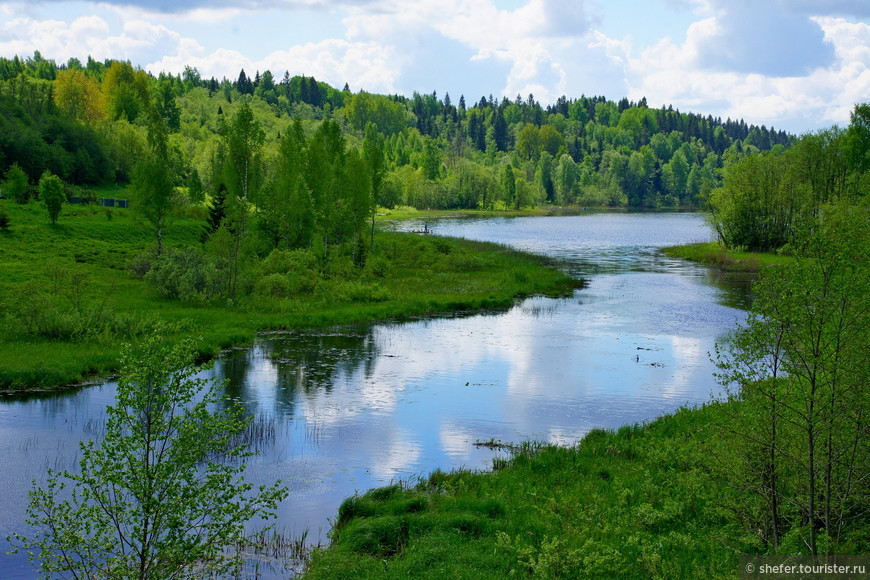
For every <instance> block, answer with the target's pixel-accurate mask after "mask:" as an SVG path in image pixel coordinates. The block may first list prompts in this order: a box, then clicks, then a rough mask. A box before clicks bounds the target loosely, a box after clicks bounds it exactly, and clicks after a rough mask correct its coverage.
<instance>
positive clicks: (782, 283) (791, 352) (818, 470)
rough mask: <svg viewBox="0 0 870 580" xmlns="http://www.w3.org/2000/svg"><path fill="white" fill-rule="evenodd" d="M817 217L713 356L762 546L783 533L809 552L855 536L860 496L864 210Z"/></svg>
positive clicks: (865, 460)
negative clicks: (734, 404) (759, 495)
mask: <svg viewBox="0 0 870 580" xmlns="http://www.w3.org/2000/svg"><path fill="white" fill-rule="evenodd" d="M823 215H824V218H823V219H822V220H821V221H820V222H818V223H815V224H812V227H808V228H806V229H805V230H802V231H801V232H800V234H799V235H798V236H797V237H796V241H795V242H794V244H793V248H794V251H795V252H796V258H795V260H794V262H793V263H791V264H789V265H786V266H782V267H778V268H772V269H770V270H769V271H768V272H766V273H765V275H764V277H763V279H762V281H761V282H760V283H759V284H758V285H757V286H756V288H755V294H756V299H755V302H754V304H753V310H754V314H753V316H751V317H750V318H749V319H748V321H747V323H746V325H745V326H744V327H743V328H742V329H741V330H740V331H739V332H738V333H737V337H736V339H735V340H734V341H732V342H731V343H730V344H729V345H728V347H727V348H726V349H725V353H724V355H723V356H720V359H719V361H718V364H719V366H720V368H721V369H722V370H723V372H722V374H721V379H722V382H723V384H725V385H726V386H728V387H730V389H731V390H730V391H729V392H730V394H731V395H732V396H733V397H734V398H735V399H738V400H739V401H740V402H741V403H742V406H741V411H740V414H739V416H738V417H737V419H736V423H737V428H736V429H735V431H736V432H737V433H738V434H739V436H740V439H742V442H741V443H742V445H743V446H744V449H747V451H748V453H747V455H749V456H755V457H758V452H759V451H761V455H762V457H763V461H762V462H761V464H760V465H759V464H758V463H756V464H755V465H752V464H749V465H748V466H747V467H748V468H749V469H748V470H747V471H744V472H743V473H740V474H738V475H739V476H740V477H742V479H743V480H744V481H749V482H754V483H755V488H756V489H759V490H762V492H763V496H764V497H765V498H766V499H765V502H764V503H765V504H766V505H767V513H768V514H769V515H768V517H767V518H765V525H764V526H763V529H765V530H766V531H767V533H768V538H766V539H768V541H770V543H771V544H772V545H774V546H776V545H778V543H779V537H780V536H786V535H791V536H792V537H797V538H799V542H796V544H799V545H805V546H806V547H807V548H808V550H809V551H810V553H812V554H817V553H820V552H825V553H847V551H848V550H849V549H855V548H854V546H855V542H856V541H863V539H866V521H867V520H866V518H867V505H868V501H870V484H868V481H867V473H870V456H868V454H867V453H866V452H865V451H861V450H866V449H867V448H868V446H870V435H868V432H867V429H866V419H867V413H868V410H870V351H868V349H867V344H868V341H870V334H868V329H870V267H868V264H867V256H868V255H870V227H868V223H870V222H868V217H870V215H868V208H867V207H866V204H865V205H864V206H860V207H856V206H845V205H844V204H840V205H839V206H837V207H831V206H828V207H826V208H825V211H824V212H823ZM759 467H761V469H759ZM823 538H824V541H823ZM850 546H852V548H850Z"/></svg>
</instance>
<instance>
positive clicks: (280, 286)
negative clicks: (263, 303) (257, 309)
mask: <svg viewBox="0 0 870 580" xmlns="http://www.w3.org/2000/svg"><path fill="white" fill-rule="evenodd" d="M254 294H257V295H258V296H267V297H271V298H288V297H290V296H291V295H292V294H293V284H292V282H291V281H290V279H289V278H288V277H287V276H285V275H283V274H267V275H266V276H264V277H262V278H260V279H259V280H257V282H256V284H255V285H254Z"/></svg>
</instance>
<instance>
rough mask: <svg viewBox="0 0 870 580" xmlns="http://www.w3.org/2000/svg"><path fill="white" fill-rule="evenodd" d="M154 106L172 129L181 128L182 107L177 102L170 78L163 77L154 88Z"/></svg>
mask: <svg viewBox="0 0 870 580" xmlns="http://www.w3.org/2000/svg"><path fill="white" fill-rule="evenodd" d="M154 106H155V107H156V108H157V112H158V113H160V116H161V117H163V120H164V122H165V123H166V127H167V128H168V129H169V130H170V131H178V130H179V129H181V109H180V108H179V107H178V103H176V102H175V89H174V88H173V87H172V82H171V81H170V80H169V79H167V78H163V79H160V81H159V82H158V83H157V87H156V88H155V90H154Z"/></svg>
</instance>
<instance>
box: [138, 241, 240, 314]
mask: <svg viewBox="0 0 870 580" xmlns="http://www.w3.org/2000/svg"><path fill="white" fill-rule="evenodd" d="M145 280H146V281H147V282H148V283H149V284H150V285H151V287H152V288H154V289H155V290H156V291H157V292H158V293H159V294H160V295H161V296H163V297H165V298H178V299H180V300H189V301H208V300H211V299H213V298H217V297H219V296H222V295H223V294H224V293H225V292H226V282H225V281H224V277H222V276H221V275H220V272H219V271H218V269H217V268H216V267H215V266H214V264H212V263H211V262H210V261H209V260H208V258H207V257H206V255H205V254H204V253H203V252H202V251H201V250H199V249H197V248H184V249H176V248H169V249H167V250H165V251H164V252H163V253H162V254H161V255H160V256H158V257H156V258H155V259H154V261H152V262H151V264H150V267H149V268H148V271H147V273H146V274H145Z"/></svg>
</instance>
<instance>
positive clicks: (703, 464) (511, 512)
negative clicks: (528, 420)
mask: <svg viewBox="0 0 870 580" xmlns="http://www.w3.org/2000/svg"><path fill="white" fill-rule="evenodd" d="M729 405H731V404H721V403H716V404H710V405H707V406H704V407H702V408H698V409H685V408H684V409H681V410H679V411H677V412H675V413H673V414H671V415H667V416H664V417H661V418H659V419H656V420H655V421H653V422H651V423H649V424H647V425H634V426H626V427H622V428H620V429H618V430H616V431H605V430H593V431H592V432H590V433H589V434H588V435H587V436H586V437H585V438H584V439H583V440H582V441H581V442H580V443H579V444H578V445H576V446H574V447H569V448H566V447H560V446H549V445H547V446H537V445H526V446H524V447H522V448H521V449H520V450H519V451H517V452H516V453H515V455H514V456H513V457H512V458H511V459H507V460H505V459H497V460H496V461H495V463H494V470H493V472H492V473H480V472H470V471H458V472H454V473H443V472H440V471H436V472H434V473H432V474H431V475H429V476H428V477H425V478H422V479H421V480H420V481H419V482H411V483H410V484H407V485H393V486H390V487H385V488H380V489H375V490H371V491H369V492H367V493H365V494H363V495H359V496H355V497H353V498H350V499H348V500H346V501H345V502H344V503H343V504H342V506H341V507H340V509H339V511H338V516H337V520H336V525H335V530H334V532H333V543H332V545H331V546H330V547H329V548H325V549H321V550H318V551H316V552H315V553H314V554H313V557H312V559H311V563H310V566H309V568H308V570H307V573H306V574H305V575H304V578H305V580H319V579H321V578H323V579H326V578H329V579H330V580H335V579H342V578H348V579H350V578H354V579H365V578H371V579H375V578H377V579H388V578H415V579H422V580H425V579H429V578H431V579H433V580H434V579H439V580H440V579H441V578H476V579H477V578H479V579H492V580H500V579H502V578H510V577H518V578H644V579H646V578H729V577H735V576H736V575H737V573H738V556H739V554H743V553H745V554H757V553H760V552H761V550H762V549H763V547H762V545H761V544H760V542H759V541H758V539H757V538H756V537H754V536H753V535H751V534H747V533H746V532H745V531H744V530H743V529H742V528H741V526H740V525H739V520H738V517H737V516H738V515H739V512H740V510H741V509H743V508H745V507H746V506H744V505H743V504H742V502H743V499H742V498H743V497H745V493H744V494H743V496H741V493H740V491H739V490H737V489H735V488H734V487H733V486H731V485H728V484H727V481H726V478H725V473H726V470H725V469H724V467H723V466H724V465H727V463H728V461H729V458H728V457H727V456H726V454H727V453H728V449H726V448H723V447H722V446H721V445H720V443H719V441H720V440H721V437H720V436H721V424H722V423H723V422H725V421H726V420H727V416H728V414H729V413H730V412H731V411H732V409H729V408H728V407H729Z"/></svg>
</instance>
